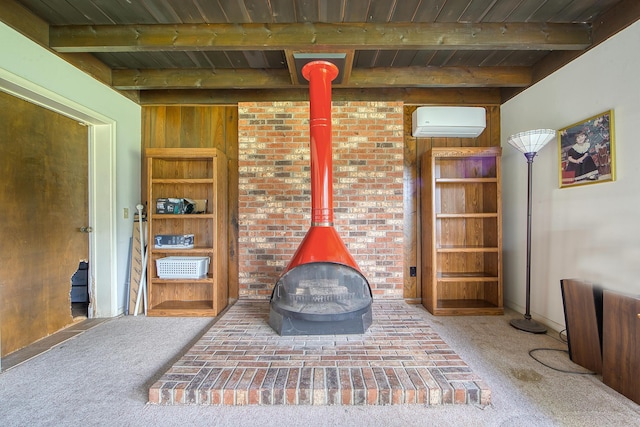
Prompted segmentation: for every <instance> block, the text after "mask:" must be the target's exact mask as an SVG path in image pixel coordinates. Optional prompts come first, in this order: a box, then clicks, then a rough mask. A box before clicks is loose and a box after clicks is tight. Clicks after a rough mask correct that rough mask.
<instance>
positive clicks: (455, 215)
mask: <svg viewBox="0 0 640 427" xmlns="http://www.w3.org/2000/svg"><path fill="white" fill-rule="evenodd" d="M497 217H498V213H497V212H478V213H436V219H446V218H497Z"/></svg>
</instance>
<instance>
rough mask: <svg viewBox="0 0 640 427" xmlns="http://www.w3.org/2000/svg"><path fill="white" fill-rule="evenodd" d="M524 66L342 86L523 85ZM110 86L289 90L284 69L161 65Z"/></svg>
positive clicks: (424, 70)
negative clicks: (174, 66)
mask: <svg viewBox="0 0 640 427" xmlns="http://www.w3.org/2000/svg"><path fill="white" fill-rule="evenodd" d="M530 83H531V70H530V69H529V68H528V67H442V68H441V67H409V68H368V69H353V70H352V72H351V76H350V77H349V80H348V83H345V84H336V85H334V86H335V87H344V88H381V87H394V86H395V87H499V86H511V87H525V86H528V85H529V84H530ZM112 85H113V87H114V88H116V89H120V90H150V89H263V88H265V87H268V88H273V89H288V88H291V87H292V84H291V79H290V75H289V72H288V71H287V70H283V69H280V70H254V69H242V70H237V69H236V70H232V69H221V70H202V69H160V70H113V72H112Z"/></svg>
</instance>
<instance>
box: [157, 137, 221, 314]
mask: <svg viewBox="0 0 640 427" xmlns="http://www.w3.org/2000/svg"><path fill="white" fill-rule="evenodd" d="M145 157H146V162H147V203H148V206H147V212H148V223H149V236H150V238H149V240H150V242H149V260H148V265H147V283H148V291H149V309H148V311H147V314H148V315H149V316H216V315H218V314H219V313H220V312H221V311H222V310H223V309H224V308H225V307H226V306H227V303H228V253H227V252H228V245H227V228H226V224H227V159H226V156H225V155H224V153H222V152H221V151H220V150H217V149H215V148H147V149H146V151H145ZM165 197H173V198H189V199H197V200H201V199H206V200H207V207H206V211H205V213H201V214H157V213H156V200H157V199H158V198H165ZM159 234H177V235H181V234H193V235H194V247H193V249H167V248H155V244H154V240H153V239H154V236H156V235H159ZM169 256H189V257H209V259H210V263H209V272H208V274H207V277H206V278H203V279H160V278H159V277H158V274H157V268H156V260H157V259H159V258H164V257H169Z"/></svg>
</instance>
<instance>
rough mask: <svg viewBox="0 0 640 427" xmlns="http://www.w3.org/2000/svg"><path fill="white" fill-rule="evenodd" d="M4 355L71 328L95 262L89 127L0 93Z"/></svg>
mask: <svg viewBox="0 0 640 427" xmlns="http://www.w3.org/2000/svg"><path fill="white" fill-rule="evenodd" d="M0 123H1V125H0V182H1V183H2V184H0V206H2V214H1V216H0V218H1V220H0V239H2V243H1V244H0V330H1V332H0V335H1V337H2V338H1V339H2V355H3V356H4V355H6V354H9V353H12V352H14V351H15V350H19V349H20V348H22V347H25V346H27V345H29V344H31V343H33V342H35V341H37V340H39V339H41V338H44V337H46V336H48V335H50V334H52V333H54V332H56V331H58V330H60V329H62V328H64V327H66V326H68V325H70V324H71V323H72V321H73V319H72V317H71V298H70V293H71V278H72V276H73V274H74V273H75V272H76V271H77V270H78V266H79V264H80V261H82V260H84V261H86V260H87V259H88V256H89V241H88V235H87V234H86V233H80V232H79V229H80V227H82V226H86V225H88V217H87V212H88V194H87V188H88V173H87V161H88V128H87V127H86V126H81V125H80V124H79V123H78V122H77V121H75V120H71V119H69V118H67V117H64V116H62V115H60V114H58V113H54V112H52V111H50V110H47V109H45V108H42V107H39V106H37V105H34V104H31V103H29V102H26V101H23V100H21V99H19V98H16V97H13V96H11V95H7V94H5V93H2V92H0Z"/></svg>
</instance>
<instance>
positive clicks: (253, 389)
mask: <svg viewBox="0 0 640 427" xmlns="http://www.w3.org/2000/svg"><path fill="white" fill-rule="evenodd" d="M428 316H429V315H428V313H427V312H426V311H424V309H423V308H422V307H421V306H412V305H409V304H406V303H405V302H404V301H380V302H378V301H376V302H374V303H373V324H372V325H371V327H370V328H369V329H368V330H367V332H366V333H364V334H362V335H305V336H284V337H281V336H279V335H278V334H276V333H275V332H274V331H273V330H272V329H271V327H270V326H269V325H268V318H269V303H268V302H267V301H247V300H240V301H238V302H237V303H236V304H235V305H234V306H233V307H231V308H230V309H229V310H228V311H227V312H226V313H224V315H223V316H222V317H221V318H220V319H219V320H218V321H217V322H216V323H215V324H214V325H213V326H212V327H211V329H209V331H208V332H206V333H205V334H204V335H203V336H202V338H200V339H199V340H198V341H197V342H196V344H195V345H194V346H193V347H192V348H191V349H189V350H188V351H187V353H186V354H185V355H184V356H183V357H182V358H180V360H178V361H177V362H176V363H175V364H174V365H173V366H172V367H171V368H170V369H169V370H168V371H167V372H166V373H165V374H164V375H163V376H162V377H161V378H160V379H159V380H158V381H157V382H156V383H155V384H153V386H151V388H150V389H149V402H150V403H156V404H167V405H171V404H173V405H180V404H199V405H397V404H422V405H440V404H477V405H487V404H489V403H490V398H491V392H490V390H489V388H488V387H487V385H486V384H485V383H484V382H483V381H481V380H480V379H479V378H478V376H477V375H475V374H474V373H473V372H471V370H470V368H469V367H468V366H467V364H466V363H465V362H464V361H463V360H462V359H461V358H460V356H458V355H457V354H456V353H455V352H454V351H453V350H452V349H451V348H450V347H449V346H448V345H447V344H446V343H445V342H444V341H442V339H441V338H440V337H439V336H438V334H437V333H435V332H434V331H433V330H432V329H431V327H430V326H429V318H428Z"/></svg>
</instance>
